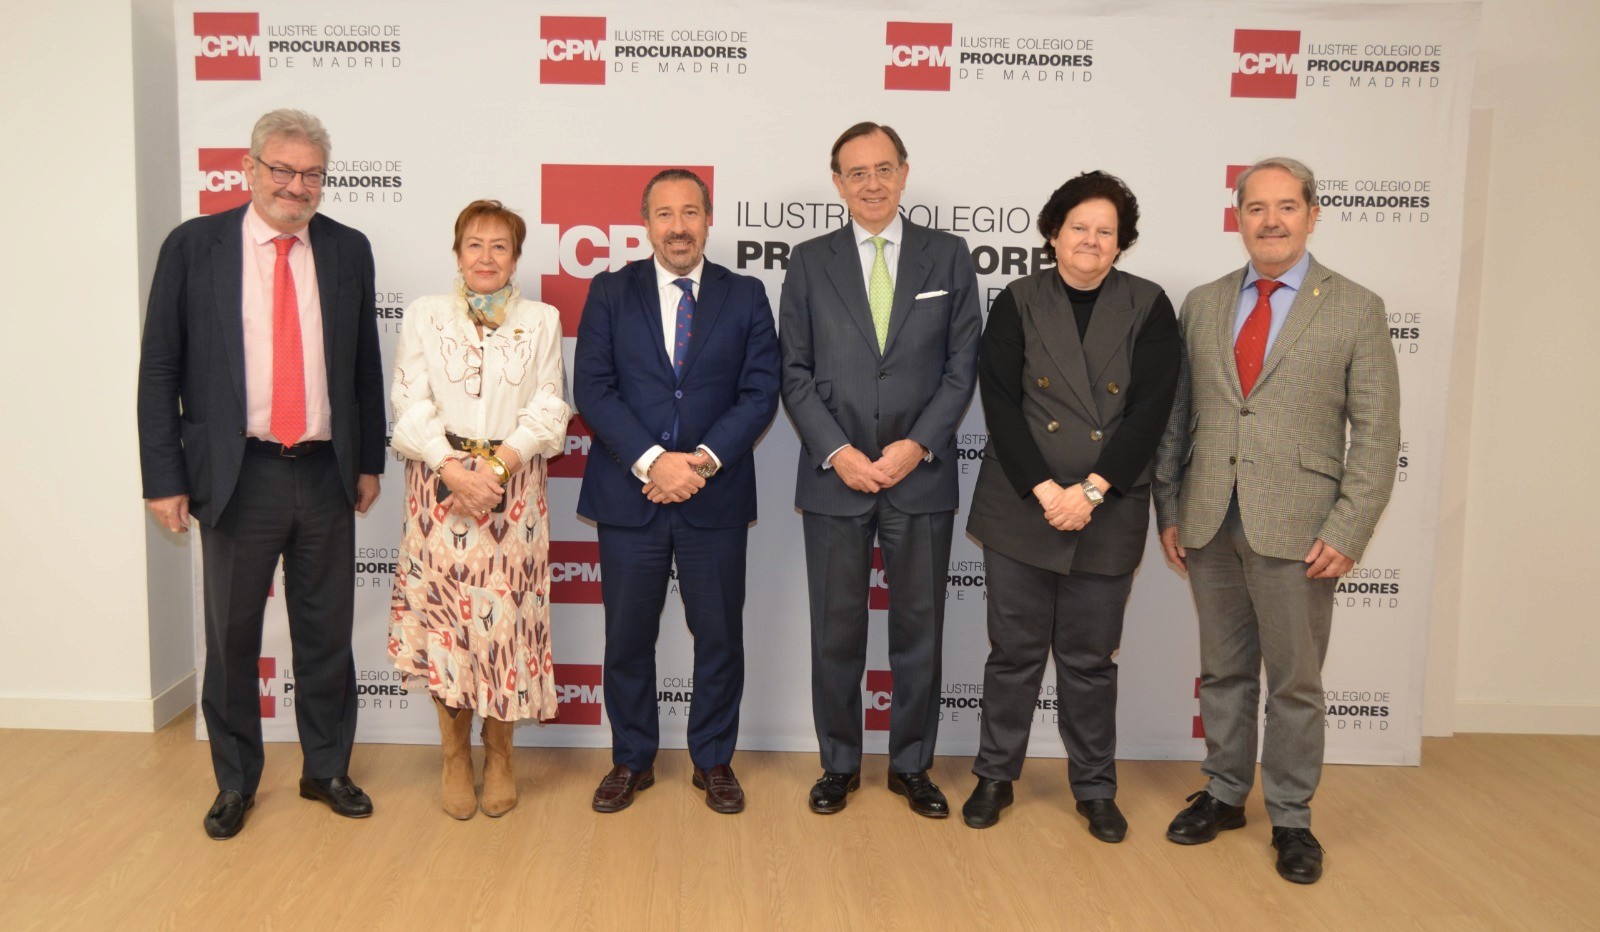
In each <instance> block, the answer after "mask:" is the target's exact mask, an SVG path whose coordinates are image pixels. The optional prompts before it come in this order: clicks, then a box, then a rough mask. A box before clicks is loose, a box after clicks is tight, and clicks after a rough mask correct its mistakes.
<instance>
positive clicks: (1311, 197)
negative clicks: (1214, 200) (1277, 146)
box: [1233, 155, 1317, 207]
mask: <svg viewBox="0 0 1600 932" xmlns="http://www.w3.org/2000/svg"><path fill="white" fill-rule="evenodd" d="M1263 168H1278V169H1282V170H1283V171H1286V172H1288V173H1289V174H1290V175H1292V176H1294V180H1296V181H1298V182H1300V194H1301V196H1302V197H1304V198H1305V201H1306V206H1307V207H1315V206H1317V176H1316V175H1313V174H1312V173H1311V169H1310V168H1308V167H1306V163H1304V162H1301V161H1298V160H1296V159H1291V158H1288V157H1287V156H1282V155H1275V156H1273V157H1272V158H1270V159H1262V160H1261V161H1259V162H1257V163H1255V164H1254V165H1252V166H1250V167H1249V168H1247V169H1245V170H1244V171H1242V172H1240V173H1239V177H1238V179H1237V180H1235V181H1234V185H1233V204H1234V206H1235V207H1243V206H1244V184H1245V182H1246V181H1249V180H1250V176H1251V175H1254V174H1255V173H1256V172H1258V171H1260V170H1262V169H1263Z"/></svg>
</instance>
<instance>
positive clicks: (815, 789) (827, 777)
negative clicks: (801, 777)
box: [811, 770, 861, 815]
mask: <svg viewBox="0 0 1600 932" xmlns="http://www.w3.org/2000/svg"><path fill="white" fill-rule="evenodd" d="M860 788H861V774H859V773H834V772H833V771H831V770H827V771H823V773H822V776H821V777H820V778H819V779H818V780H817V782H816V783H815V784H813V785H812V787H811V811H812V812H815V813H818V814H821V815H832V814H833V813H835V812H839V811H840V810H842V809H844V804H845V801H846V800H845V797H847V796H849V795H850V794H851V793H854V792H855V791H856V790H858V789H860Z"/></svg>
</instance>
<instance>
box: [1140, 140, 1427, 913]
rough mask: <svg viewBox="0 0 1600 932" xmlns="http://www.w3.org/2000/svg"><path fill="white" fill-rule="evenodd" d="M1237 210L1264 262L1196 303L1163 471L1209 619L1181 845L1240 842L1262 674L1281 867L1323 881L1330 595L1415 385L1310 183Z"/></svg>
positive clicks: (1301, 169) (1171, 530) (1284, 185)
mask: <svg viewBox="0 0 1600 932" xmlns="http://www.w3.org/2000/svg"><path fill="white" fill-rule="evenodd" d="M1236 202H1237V205H1238V215H1239V232H1240V234H1241V235H1242V236H1243V238H1244V245H1245V249H1246V250H1247V251H1248V252H1249V253H1250V264H1249V265H1247V266H1246V267H1245V268H1243V269H1240V270H1238V271H1235V272H1231V273H1229V274H1228V275H1225V276H1223V277H1222V278H1219V279H1217V280H1216V281H1214V282H1211V283H1210V284H1207V285H1201V286H1200V287H1198V288H1196V289H1195V290H1194V291H1192V292H1190V293H1189V297H1188V299H1187V300H1186V301H1184V304H1183V311H1182V313H1181V319H1180V326H1181V329H1182V331H1183V336H1184V353H1185V356H1184V363H1185V370H1186V371H1185V373H1184V375H1183V376H1181V377H1180V378H1179V381H1178V396H1177V400H1176V401H1175V403H1174V404H1173V407H1172V417H1171V419H1170V420H1169V421H1168V424H1167V431H1166V434H1165V435H1164V437H1163V438H1162V442H1161V446H1160V449H1159V451H1158V452H1157V457H1156V475H1155V488H1154V491H1155V499H1156V518H1157V521H1158V523H1159V525H1160V528H1161V545H1162V549H1163V550H1164V551H1165V552H1166V556H1167V559H1168V560H1170V561H1172V562H1173V563H1174V564H1176V565H1177V566H1179V567H1184V568H1187V570H1188V572H1189V582H1190V585H1191V587H1192V588H1193V590H1194V599H1195V607H1196V610H1197V612H1198V614H1199V618H1200V715H1201V719H1202V720H1203V722H1204V724H1205V731H1206V760H1205V763H1204V764H1203V765H1202V767H1201V769H1202V770H1203V771H1204V773H1205V774H1206V776H1207V777H1209V778H1210V780H1209V782H1208V783H1207V784H1206V787H1205V789H1203V790H1200V791H1199V792H1197V793H1195V794H1193V795H1191V796H1190V797H1189V800H1190V801H1191V803H1192V805H1190V806H1189V808H1187V809H1185V810H1184V811H1183V812H1181V813H1179V814H1178V816H1177V818H1175V819H1173V821H1172V825H1171V826H1169V827H1168V829H1167V838H1168V839H1169V840H1171V841H1174V842H1177V843H1179V844H1185V845H1197V844H1202V843H1204V842H1208V841H1211V840H1212V839H1214V838H1216V836H1217V832H1218V831H1221V830H1226V829H1235V828H1240V827H1242V826H1243V825H1244V823H1245V818H1244V808H1243V806H1244V801H1245V797H1247V796H1248V795H1249V794H1250V788H1251V784H1252V782H1253V777H1254V775H1255V762H1256V730H1257V715H1256V710H1257V708H1258V703H1259V699H1260V682H1261V679H1260V678H1261V668H1262V665H1263V663H1264V664H1265V666H1266V671H1267V726H1266V737H1265V739H1264V742H1263V749H1262V754H1261V782H1262V789H1263V792H1264V793H1265V796H1266V807H1267V815H1268V816H1269V817H1270V818H1271V820H1272V844H1273V847H1275V848H1277V850H1278V855H1277V869H1278V873H1279V874H1280V875H1281V876H1283V877H1284V879H1286V880H1290V881H1293V882H1295V883H1315V882H1316V880H1317V879H1318V878H1319V877H1321V876H1322V846H1321V845H1320V844H1318V842H1317V840H1316V837H1315V836H1313V835H1312V834H1311V809H1310V802H1311V797H1312V794H1313V793H1314V792H1315V791H1316V788H1317V782H1318V780H1319V779H1320V777H1321V774H1322V751H1323V728H1324V725H1323V716H1324V711H1325V706H1324V704H1323V692H1322V661H1323V658H1324V657H1325V656H1326V655H1327V651H1328V636H1329V632H1330V629H1331V627H1332V620H1333V593H1334V587H1335V585H1336V584H1337V582H1338V579H1339V577H1340V576H1343V575H1344V574H1345V573H1348V572H1349V571H1350V569H1351V567H1353V566H1354V565H1355V561H1356V560H1359V559H1360V558H1361V553H1362V551H1363V550H1364V549H1365V548H1366V546H1367V542H1368V540H1370V539H1371V537H1372V532H1373V528H1374V527H1375V526H1376V525H1377V523H1378V516H1379V515H1381V514H1382V513H1383V509H1384V506H1385V505H1387V504H1388V502H1389V492H1390V490H1391V488H1392V487H1393V485H1394V476H1395V466H1396V458H1397V456H1398V455H1399V447H1400V379H1399V373H1398V370H1397V367H1396V365H1395V358H1394V350H1393V348H1392V347H1391V345H1390V343H1389V328H1388V320H1387V318H1386V316H1385V314H1384V308H1383V300H1382V299H1381V298H1379V297H1378V296H1377V295H1375V294H1373V293H1372V292H1370V291H1368V290H1367V289H1365V288H1363V287H1361V286H1360V285H1358V284H1356V283H1355V282H1352V281H1350V280H1349V279H1347V278H1345V277H1344V276H1342V275H1339V274H1338V273H1336V272H1333V271H1331V270H1330V269H1327V268H1325V267H1324V266H1323V265H1322V264H1320V263H1319V262H1317V261H1316V259H1314V258H1312V257H1311V255H1310V254H1309V253H1308V252H1306V240H1307V238H1308V237H1309V236H1310V235H1311V232H1312V230H1313V229H1315V227H1316V222H1317V213H1318V205H1317V198H1316V180H1315V178H1314V177H1313V176H1312V174H1311V170H1310V169H1309V168H1307V167H1306V166H1304V165H1302V164H1301V163H1299V162H1297V161H1295V160H1293V159H1286V158H1273V159H1265V160H1263V161H1261V162H1257V163H1256V164H1255V165H1253V166H1251V167H1250V168H1249V169H1248V170H1247V171H1245V172H1244V173H1242V174H1241V175H1240V176H1239V181H1238V187H1237V193H1236ZM1347 431H1348V438H1349V440H1348V442H1349V447H1348V451H1347V450H1346V435H1347Z"/></svg>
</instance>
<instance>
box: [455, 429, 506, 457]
mask: <svg viewBox="0 0 1600 932" xmlns="http://www.w3.org/2000/svg"><path fill="white" fill-rule="evenodd" d="M444 439H445V442H446V443H448V444H450V448H451V449H452V450H458V451H460V452H462V453H471V454H472V455H473V456H489V455H491V454H493V453H494V451H495V450H497V449H499V448H500V444H502V443H505V441H504V440H478V439H475V438H472V437H457V436H456V435H455V434H451V433H446V434H445V435H444Z"/></svg>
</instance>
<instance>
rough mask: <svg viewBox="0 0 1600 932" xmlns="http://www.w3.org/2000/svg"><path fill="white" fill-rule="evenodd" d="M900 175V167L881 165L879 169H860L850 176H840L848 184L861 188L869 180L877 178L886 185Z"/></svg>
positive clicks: (849, 174)
mask: <svg viewBox="0 0 1600 932" xmlns="http://www.w3.org/2000/svg"><path fill="white" fill-rule="evenodd" d="M899 174H900V166H899V165H879V166H878V167H877V168H858V169H856V170H854V171H852V172H849V173H848V174H843V175H840V176H839V177H841V178H843V179H844V180H845V181H846V182H847V183H849V184H851V185H855V186H856V187H860V186H861V185H864V184H866V183H867V179H868V178H876V179H878V180H879V181H880V182H882V183H884V184H888V183H889V182H890V181H892V180H894V178H895V177H896V176H897V175H899Z"/></svg>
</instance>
